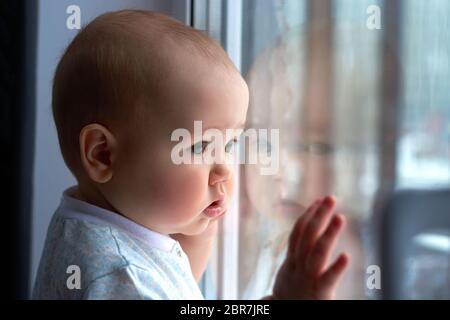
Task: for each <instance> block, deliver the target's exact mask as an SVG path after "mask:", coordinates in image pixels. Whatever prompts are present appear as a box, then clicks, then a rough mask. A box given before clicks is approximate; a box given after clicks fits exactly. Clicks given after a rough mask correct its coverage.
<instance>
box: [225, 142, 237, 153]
mask: <svg viewBox="0 0 450 320" xmlns="http://www.w3.org/2000/svg"><path fill="white" fill-rule="evenodd" d="M236 143H237V139H236V138H234V139H233V140H231V141H230V142H228V143H227V144H226V145H225V152H227V153H231V152H232V151H233V147H234V146H235V145H236Z"/></svg>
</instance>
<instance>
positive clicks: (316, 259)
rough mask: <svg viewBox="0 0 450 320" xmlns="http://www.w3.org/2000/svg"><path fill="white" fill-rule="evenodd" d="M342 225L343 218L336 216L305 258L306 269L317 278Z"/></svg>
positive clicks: (343, 222) (323, 267) (339, 215)
mask: <svg viewBox="0 0 450 320" xmlns="http://www.w3.org/2000/svg"><path fill="white" fill-rule="evenodd" d="M344 224H345V218H344V216H343V215H341V214H337V215H335V216H334V217H333V218H332V219H331V221H330V223H329V225H328V227H327V229H326V230H325V232H324V233H323V235H322V236H321V237H320V238H319V240H317V242H316V243H315V245H314V247H313V249H312V251H311V253H310V254H309V256H308V258H307V265H306V267H307V270H308V272H309V273H310V274H312V275H314V276H318V275H320V274H321V273H322V272H323V270H324V269H325V264H326V263H327V261H328V258H329V257H330V255H331V252H332V250H333V248H334V246H335V244H336V242H337V238H338V234H339V232H340V231H341V230H342V228H343V226H344Z"/></svg>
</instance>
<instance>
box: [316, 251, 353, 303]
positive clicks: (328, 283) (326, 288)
mask: <svg viewBox="0 0 450 320" xmlns="http://www.w3.org/2000/svg"><path fill="white" fill-rule="evenodd" d="M349 260H350V258H349V256H348V255H347V254H345V253H342V254H341V255H340V256H339V257H338V258H337V259H336V261H335V262H334V263H333V264H332V265H331V266H330V268H328V270H327V271H326V272H325V273H324V274H323V275H322V276H321V277H320V278H319V285H318V287H319V290H320V293H321V296H324V297H330V296H332V295H333V293H334V291H335V290H336V285H337V284H338V282H339V279H340V278H341V276H342V274H343V273H344V271H345V269H346V267H347V265H348V263H349Z"/></svg>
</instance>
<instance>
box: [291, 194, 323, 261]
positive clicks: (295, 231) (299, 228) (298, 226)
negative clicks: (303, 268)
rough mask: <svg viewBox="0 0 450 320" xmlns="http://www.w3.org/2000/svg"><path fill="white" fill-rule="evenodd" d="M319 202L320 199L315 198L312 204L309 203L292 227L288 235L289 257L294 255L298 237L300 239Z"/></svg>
mask: <svg viewBox="0 0 450 320" xmlns="http://www.w3.org/2000/svg"><path fill="white" fill-rule="evenodd" d="M320 202H321V201H320V200H316V201H315V202H314V203H313V204H312V205H310V206H309V208H308V209H307V210H306V211H305V213H303V215H302V216H301V217H300V218H298V219H297V222H296V223H295V225H294V227H293V228H292V231H291V234H290V236H289V248H288V257H289V258H290V257H292V256H293V255H294V253H295V250H296V247H297V245H298V242H299V239H301V237H302V234H303V232H304V230H305V227H306V225H307V224H308V221H309V219H310V218H311V216H312V215H314V213H315V212H316V210H317V208H318V207H319V205H320Z"/></svg>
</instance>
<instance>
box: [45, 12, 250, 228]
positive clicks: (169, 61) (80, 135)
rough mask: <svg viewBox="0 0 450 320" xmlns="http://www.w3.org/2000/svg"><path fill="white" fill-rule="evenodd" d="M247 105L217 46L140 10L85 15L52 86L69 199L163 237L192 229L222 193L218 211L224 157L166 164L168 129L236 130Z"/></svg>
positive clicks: (229, 179) (225, 180)
mask: <svg viewBox="0 0 450 320" xmlns="http://www.w3.org/2000/svg"><path fill="white" fill-rule="evenodd" d="M247 107H248V88H247V85H246V83H245V81H244V80H243V79H242V77H241V76H240V74H239V71H238V70H237V69H236V68H235V66H234V64H233V63H232V61H231V60H230V59H229V57H228V56H227V54H226V53H225V52H224V51H223V49H222V48H221V47H220V45H219V44H218V43H217V42H215V41H214V40H212V39H211V38H209V37H208V36H206V35H205V34H204V33H203V32H201V31H198V30H195V29H193V28H191V27H188V26H185V25H183V24H182V23H180V22H178V21H176V20H175V19H172V18H170V17H167V16H165V15H162V14H158V13H154V12H149V11H137V10H125V11H119V12H111V13H107V14H104V15H102V16H99V17H98V18H96V19H95V20H93V21H92V22H91V23H90V24H88V25H87V26H86V27H85V28H84V29H83V30H82V31H81V32H80V33H79V34H78V35H77V36H76V37H75V39H74V40H73V42H72V43H71V44H70V45H69V47H68V48H67V50H66V52H65V53H64V55H63V57H62V58H61V61H60V62H59V65H58V67H57V70H56V73H55V77H54V84H53V114H54V118H55V122H56V127H57V131H58V138H59V143H60V146H61V151H62V154H63V157H64V160H65V162H66V164H67V166H68V167H69V169H70V170H71V171H72V173H73V174H74V175H75V177H76V178H77V181H78V185H79V190H80V194H79V195H78V196H79V197H81V198H83V199H84V200H86V201H88V202H91V203H93V204H96V205H99V206H102V207H104V208H106V209H109V210H113V211H116V212H118V213H120V214H122V215H124V216H126V217H128V218H129V219H131V220H133V221H135V222H137V223H139V224H141V225H144V226H146V227H148V228H150V229H152V230H155V231H158V232H161V233H164V234H172V233H184V234H188V235H189V234H198V233H200V232H202V231H203V230H204V229H205V228H206V227H207V226H208V224H209V223H210V222H211V221H212V220H214V218H210V217H209V216H207V215H205V214H204V213H203V210H204V209H205V208H206V207H208V206H209V205H210V204H211V203H212V202H214V201H216V200H218V199H221V198H223V197H224V198H225V202H224V205H223V207H226V204H227V203H228V201H229V199H230V196H231V194H232V190H233V172H232V167H231V165H230V164H229V163H228V162H226V163H213V164H206V163H204V164H181V165H177V164H175V163H174V162H173V161H172V160H171V151H172V149H173V147H174V146H175V144H176V143H177V142H174V141H171V134H172V132H173V131H174V130H176V129H178V128H186V129H188V130H189V131H191V132H193V128H194V121H195V120H200V121H202V127H203V129H204V130H206V129H208V128H217V129H219V130H221V131H223V132H225V129H238V128H240V127H242V126H243V124H244V122H245V119H246V114H247ZM238 133H239V132H238V130H236V135H237V134H238ZM232 138H234V137H232ZM198 142H201V141H196V140H193V141H192V144H195V145H198ZM225 143H228V141H226V142H225ZM200 144H201V143H200ZM205 145H206V143H205ZM190 149H191V148H189V151H190ZM227 150H228V149H227ZM223 152H224V153H225V152H228V151H226V150H223Z"/></svg>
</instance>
